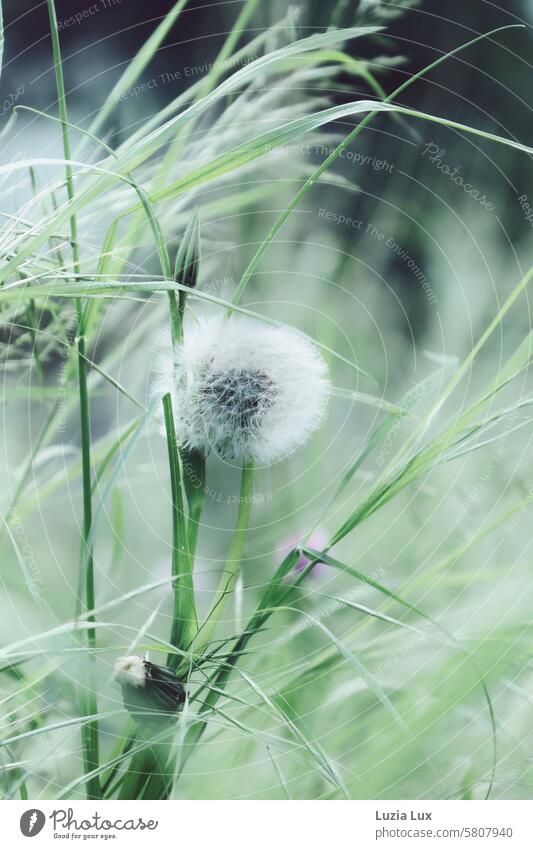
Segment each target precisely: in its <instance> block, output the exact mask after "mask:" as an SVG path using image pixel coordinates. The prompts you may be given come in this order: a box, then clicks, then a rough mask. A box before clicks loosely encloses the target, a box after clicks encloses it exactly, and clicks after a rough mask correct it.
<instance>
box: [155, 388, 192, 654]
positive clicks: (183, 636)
mask: <svg viewBox="0 0 533 849" xmlns="http://www.w3.org/2000/svg"><path fill="white" fill-rule="evenodd" d="M163 410H164V414H165V428H166V432H167V445H168V461H169V467H170V484H171V489H172V577H173V579H174V580H173V588H174V610H173V614H172V626H171V630H170V642H171V643H172V645H173V646H176V648H178V649H184V650H187V649H188V648H189V647H190V645H191V643H192V642H193V640H194V638H195V636H196V633H197V630H198V620H197V617H196V604H195V599H194V585H193V580H192V562H191V555H190V551H189V535H188V530H187V523H186V520H185V509H184V499H183V490H182V475H181V461H180V456H179V452H178V448H177V443H176V431H175V428H174V414H173V412H172V399H171V396H170V393H167V394H166V395H165V396H164V397H163ZM179 659H180V658H179V655H177V654H174V653H171V654H169V656H168V665H169V666H170V667H171V668H173V669H174V668H175V667H176V666H177V665H178V663H179Z"/></svg>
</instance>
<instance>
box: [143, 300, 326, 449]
mask: <svg viewBox="0 0 533 849" xmlns="http://www.w3.org/2000/svg"><path fill="white" fill-rule="evenodd" d="M158 388H159V389H160V390H161V391H162V392H171V394H172V398H173V405H174V415H175V420H176V435H177V439H178V443H179V444H180V445H181V446H182V447H184V448H186V449H189V450H191V449H194V450H197V451H201V452H203V453H204V454H207V453H209V451H213V452H214V453H216V454H218V455H219V456H220V457H223V458H225V459H228V460H235V461H236V462H240V463H247V462H256V463H261V464H269V463H274V462H275V461H276V460H279V459H280V458H282V457H286V456H287V455H288V454H291V453H292V452H293V451H294V450H295V449H296V448H298V447H299V446H300V445H303V443H305V442H306V440H307V438H308V437H309V435H310V434H311V433H312V431H313V430H315V428H316V427H317V426H318V425H319V423H320V421H321V420H322V417H323V415H324V412H325V408H326V403H327V397H328V391H329V381H328V376H327V369H326V365H325V363H324V361H323V359H322V357H321V355H320V353H319V351H318V350H317V349H316V348H315V346H314V345H313V344H312V343H311V342H309V341H308V340H307V339H306V338H305V337H304V336H302V335H301V334H300V333H298V332H297V331H294V330H292V329H289V328H281V327H271V326H269V325H266V324H263V323H262V322H260V321H256V320H254V319H249V318H243V317H241V316H235V315H233V316H231V317H230V318H212V319H203V320H201V321H200V323H199V324H198V325H197V326H193V327H190V328H189V329H188V332H186V334H185V339H184V341H183V342H182V343H181V344H180V345H178V346H177V347H176V349H175V351H174V356H173V357H167V358H166V359H165V361H164V362H163V364H162V366H161V369H160V380H159V386H158Z"/></svg>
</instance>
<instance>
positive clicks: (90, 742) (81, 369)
mask: <svg viewBox="0 0 533 849" xmlns="http://www.w3.org/2000/svg"><path fill="white" fill-rule="evenodd" d="M47 3H48V17H49V20H50V35H51V39H52V50H53V56H54V67H55V77H56V87H57V100H58V108H59V117H60V120H61V135H62V141H63V152H64V155H65V159H66V160H67V164H66V165H65V174H66V188H67V198H68V201H69V203H72V201H73V199H74V182H73V178H72V167H71V165H70V164H68V163H69V162H70V160H71V158H72V157H71V149H70V139H69V130H68V114H67V102H66V96H65V81H64V79H63V66H62V61H61V48H60V44H59V34H58V27H57V16H56V10H55V5H54V0H47ZM69 221H70V243H71V249H72V266H73V272H74V279H77V278H78V276H79V275H80V257H79V250H78V227H77V221H76V215H75V214H72V215H71V216H70V219H69ZM76 319H77V339H76V343H77V349H78V383H79V396H80V420H81V455H82V479H83V542H84V545H83V552H82V558H81V563H82V564H83V563H84V562H86V572H85V594H86V598H85V602H86V607H87V610H92V609H93V608H94V606H95V596H94V562H93V556H92V551H90V552H88V557H86V556H85V555H86V546H87V541H88V538H89V534H90V532H91V525H92V501H91V497H92V496H91V435H90V420H89V393H88V387H87V365H86V358H85V319H84V311H83V305H82V300H81V298H78V299H76ZM88 620H89V622H94V616H93V615H92V614H89V616H88ZM87 642H88V646H89V653H90V658H89V663H90V666H89V676H88V681H87V690H86V692H85V693H84V694H83V695H82V699H81V702H82V704H81V707H82V710H83V711H84V713H85V712H86V713H87V714H88V715H95V714H97V713H98V708H97V699H96V691H95V676H94V669H93V663H94V658H93V655H92V652H93V651H94V648H95V646H96V631H95V629H94V628H89V629H88V630H87ZM82 745H83V753H84V762H85V770H86V772H87V773H90V772H92V771H93V770H94V769H96V768H97V767H98V764H99V752H98V724H97V721H96V720H93V721H91V722H89V723H87V724H86V725H83V726H82ZM87 797H88V798H89V799H98V798H100V782H99V779H98V777H93V778H90V779H88V780H87Z"/></svg>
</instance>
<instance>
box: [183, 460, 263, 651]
mask: <svg viewBox="0 0 533 849" xmlns="http://www.w3.org/2000/svg"><path fill="white" fill-rule="evenodd" d="M253 479H254V467H253V463H252V462H249V463H246V464H245V465H244V466H243V469H242V475H241V490H240V494H239V509H238V511H237V522H236V525H235V530H234V532H233V537H232V540H231V544H230V547H229V551H228V556H227V560H226V565H225V566H224V571H223V573H222V577H221V578H220V582H219V585H218V587H217V590H216V593H215V596H214V598H213V602H212V604H211V608H210V610H209V613H208V614H207V616H206V618H205V621H204V623H203V625H202V626H201V628H200V630H199V631H198V635H197V637H196V639H195V640H194V642H193V644H192V647H191V651H192V652H193V653H194V654H202V653H203V652H204V650H205V648H206V647H207V646H208V645H209V641H210V639H211V636H212V634H213V631H214V630H215V628H216V625H217V623H218V621H219V619H220V617H221V615H222V612H223V610H224V606H225V604H226V601H227V598H228V596H229V595H230V593H231V591H232V590H233V587H234V585H235V581H236V580H237V576H238V574H239V571H240V568H241V559H242V553H243V550H244V543H245V540H246V531H247V530H248V524H249V522H250V513H251V510H252V493H253Z"/></svg>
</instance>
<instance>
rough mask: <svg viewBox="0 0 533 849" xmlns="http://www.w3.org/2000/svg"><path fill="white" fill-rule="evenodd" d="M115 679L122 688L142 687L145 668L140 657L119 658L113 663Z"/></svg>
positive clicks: (144, 681)
mask: <svg viewBox="0 0 533 849" xmlns="http://www.w3.org/2000/svg"><path fill="white" fill-rule="evenodd" d="M115 678H116V679H117V681H118V683H119V684H121V685H122V686H128V685H129V686H130V687H144V686H145V684H146V666H145V663H144V660H143V659H142V657H137V655H135V654H132V655H129V657H119V659H118V660H117V662H116V663H115Z"/></svg>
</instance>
